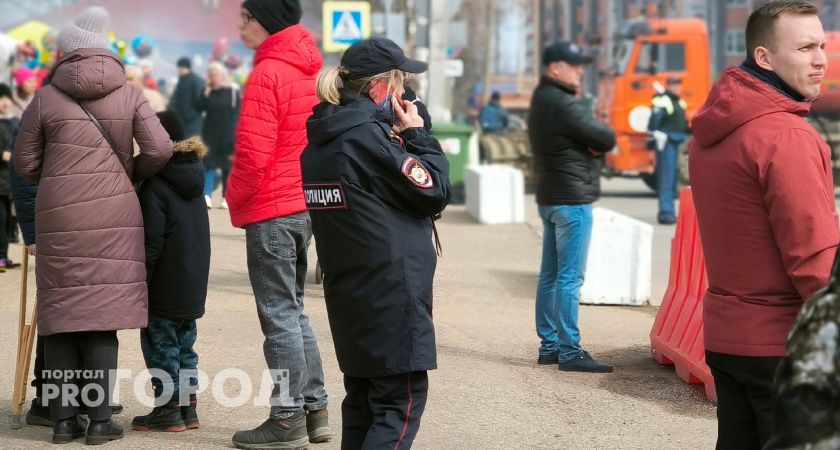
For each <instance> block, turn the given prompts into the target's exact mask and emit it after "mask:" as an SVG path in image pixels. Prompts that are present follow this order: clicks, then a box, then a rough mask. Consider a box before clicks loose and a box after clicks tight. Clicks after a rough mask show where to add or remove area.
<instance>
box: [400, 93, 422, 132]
mask: <svg viewBox="0 0 840 450" xmlns="http://www.w3.org/2000/svg"><path fill="white" fill-rule="evenodd" d="M394 114H396V116H397V120H396V122H395V123H394V132H396V133H397V134H399V133H402V132H403V131H405V130H407V129H409V128H423V124H424V122H423V118H422V117H420V114H419V113H418V112H417V105H415V104H414V103H412V102H410V101H409V100H402V99H396V101H395V102H394Z"/></svg>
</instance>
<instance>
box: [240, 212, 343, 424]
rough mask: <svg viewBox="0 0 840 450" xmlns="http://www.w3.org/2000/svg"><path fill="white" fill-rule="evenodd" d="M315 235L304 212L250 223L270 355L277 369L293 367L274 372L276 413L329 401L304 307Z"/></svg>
mask: <svg viewBox="0 0 840 450" xmlns="http://www.w3.org/2000/svg"><path fill="white" fill-rule="evenodd" d="M311 238H312V222H311V221H310V219H309V213H305V212H304V213H300V214H294V215H291V216H286V217H278V218H276V219H270V220H266V221H263V222H258V223H254V224H251V225H248V226H247V227H245V241H246V247H247V253H248V275H249V277H250V279H251V288H252V289H253V290H254V297H255V299H256V303H257V315H258V316H259V319H260V327H262V332H263V335H264V336H265V342H264V343H263V353H264V354H265V361H266V363H267V364H268V368H269V369H270V370H272V371H281V370H288V376H286V377H284V379H282V380H278V379H277V378H275V383H274V390H273V391H272V393H271V398H272V407H271V418H272V419H285V418H288V417H290V416H292V415H293V414H295V413H296V412H298V411H300V410H301V409H303V408H304V407H305V408H306V409H307V410H310V411H315V410H319V409H324V408H326V407H327V391H326V390H325V389H324V370H323V368H322V367H321V354H320V352H319V350H318V342H317V341H316V340H315V334H314V333H313V332H312V327H310V326H309V317H307V316H306V314H304V312H303V288H304V283H305V281H306V267H307V262H306V250H307V248H308V247H309V240H310V239H311ZM284 381H286V382H288V390H287V389H286V388H287V386H285V385H284ZM287 398H288V399H290V400H291V401H286V399H287Z"/></svg>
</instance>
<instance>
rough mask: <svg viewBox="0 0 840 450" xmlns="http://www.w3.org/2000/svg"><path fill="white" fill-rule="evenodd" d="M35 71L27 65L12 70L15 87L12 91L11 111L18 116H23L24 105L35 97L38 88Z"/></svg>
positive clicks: (27, 104)
mask: <svg viewBox="0 0 840 450" xmlns="http://www.w3.org/2000/svg"><path fill="white" fill-rule="evenodd" d="M36 75H37V74H36V73H35V71H34V70H32V69H30V68H29V67H18V68H17V69H15V71H14V79H15V89H14V91H13V92H12V112H13V113H14V115H15V116H17V117H18V118H20V117H22V116H23V112H24V111H26V107H27V106H29V104H30V103H31V102H32V99H33V98H35V91H36V90H37V89H38V79H37V78H36Z"/></svg>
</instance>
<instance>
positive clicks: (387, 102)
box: [368, 80, 394, 111]
mask: <svg viewBox="0 0 840 450" xmlns="http://www.w3.org/2000/svg"><path fill="white" fill-rule="evenodd" d="M393 96H394V90H393V89H391V86H389V83H388V82H387V81H384V80H383V81H377V82H376V83H374V84H373V85H372V86H371V87H370V91H369V92H368V97H370V99H371V100H373V102H374V103H376V104H377V105H379V106H382V107H384V108H386V109H387V110H388V111H390V110H391V108H392V107H391V102H392V97H393Z"/></svg>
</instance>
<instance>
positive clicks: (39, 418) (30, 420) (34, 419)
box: [26, 398, 55, 428]
mask: <svg viewBox="0 0 840 450" xmlns="http://www.w3.org/2000/svg"><path fill="white" fill-rule="evenodd" d="M26 424H27V425H33V426H36V427H50V428H52V427H53V426H55V422H53V420H52V417H50V407H49V406H43V405H41V399H40V398H33V399H32V405H31V406H30V407H29V411H28V412H27V413H26Z"/></svg>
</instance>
